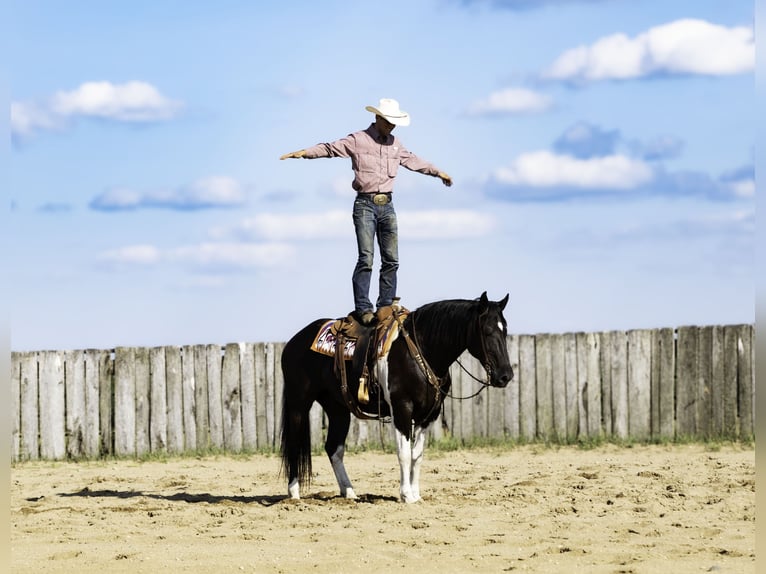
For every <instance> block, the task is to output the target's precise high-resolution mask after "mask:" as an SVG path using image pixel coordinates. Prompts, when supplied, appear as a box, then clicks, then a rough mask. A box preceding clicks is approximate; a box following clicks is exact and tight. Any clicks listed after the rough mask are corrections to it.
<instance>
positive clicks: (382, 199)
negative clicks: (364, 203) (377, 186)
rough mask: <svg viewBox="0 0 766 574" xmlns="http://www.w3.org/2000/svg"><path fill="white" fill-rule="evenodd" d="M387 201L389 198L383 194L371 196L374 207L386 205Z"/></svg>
mask: <svg viewBox="0 0 766 574" xmlns="http://www.w3.org/2000/svg"><path fill="white" fill-rule="evenodd" d="M388 201H389V197H388V196H387V195H386V194H385V193H376V194H375V195H373V196H372V202H373V203H374V204H375V205H386V204H387V203H388Z"/></svg>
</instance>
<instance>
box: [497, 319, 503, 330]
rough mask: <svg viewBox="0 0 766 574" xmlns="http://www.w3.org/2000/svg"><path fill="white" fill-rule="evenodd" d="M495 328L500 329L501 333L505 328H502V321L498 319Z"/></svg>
mask: <svg viewBox="0 0 766 574" xmlns="http://www.w3.org/2000/svg"><path fill="white" fill-rule="evenodd" d="M497 328H498V329H500V332H501V333H505V329H504V328H503V322H502V321H498V322H497Z"/></svg>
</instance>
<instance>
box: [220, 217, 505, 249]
mask: <svg viewBox="0 0 766 574" xmlns="http://www.w3.org/2000/svg"><path fill="white" fill-rule="evenodd" d="M397 220H398V223H399V234H400V235H401V236H402V237H405V238H414V239H450V238H452V239H454V238H461V237H480V236H482V235H486V234H487V233H489V231H490V230H491V229H493V228H494V224H495V222H494V219H493V218H492V217H491V216H489V215H486V214H483V213H480V212H477V211H470V210H459V209H458V210H436V211H399V212H398V213H397ZM210 235H211V237H213V238H215V239H217V240H223V239H226V238H229V237H234V238H236V239H239V240H243V241H248V240H258V239H261V240H266V241H314V240H322V239H342V238H345V239H349V240H353V238H354V226H353V222H352V218H351V213H350V212H349V211H345V210H332V211H325V212H318V213H298V214H283V213H261V214H258V215H256V216H254V217H250V218H247V219H244V220H243V221H241V222H240V223H238V224H236V225H234V226H231V227H220V228H215V229H212V230H211V232H210Z"/></svg>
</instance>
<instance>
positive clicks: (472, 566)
mask: <svg viewBox="0 0 766 574" xmlns="http://www.w3.org/2000/svg"><path fill="white" fill-rule="evenodd" d="M426 457H427V458H426V461H425V463H424V467H423V477H422V488H421V491H422V494H423V497H424V499H423V500H422V501H421V502H419V503H417V504H414V505H405V504H402V503H399V502H398V501H397V496H398V465H397V461H396V455H395V454H385V453H350V454H348V455H347V456H346V464H347V467H348V470H349V474H350V475H351V477H352V480H353V481H354V487H355V489H356V492H357V494H358V495H359V499H358V500H357V501H348V500H345V499H341V498H339V497H338V496H337V489H336V486H335V480H334V478H333V475H332V471H331V469H330V465H329V462H328V461H327V460H326V459H325V458H324V457H317V456H315V457H314V472H315V478H314V482H313V484H312V487H311V489H310V490H308V491H304V494H305V495H306V497H305V498H304V499H302V500H300V501H291V500H286V499H285V496H284V494H283V493H284V492H286V485H285V484H284V483H283V481H282V479H281V478H280V477H279V476H278V474H277V473H278V469H279V460H278V458H277V457H276V456H260V455H259V456H251V457H247V458H244V457H242V458H229V457H222V456H221V457H206V458H197V459H194V458H186V459H171V460H168V461H162V462H126V461H108V462H89V463H24V464H20V465H15V466H14V467H12V469H11V546H12V570H13V572H36V573H37V572H78V573H90V572H93V573H99V574H100V573H104V572H109V573H120V572H130V573H135V572H151V573H155V574H156V573H163V574H165V573H168V574H169V573H174V572H182V571H183V572H217V573H218V572H290V573H295V572H333V573H334V572H360V571H373V569H374V571H383V572H391V571H396V572H418V573H425V572H441V573H445V572H473V571H475V572H545V573H556V572H566V573H571V572H583V573H588V574H590V573H600V572H608V573H663V574H665V573H668V572H672V573H673V574H681V573H684V572H695V573H699V572H736V573H742V572H754V569H755V453H754V450H753V448H752V447H740V446H737V445H734V446H723V447H720V448H709V447H704V446H699V445H686V446H649V447H645V446H634V447H631V448H618V447H615V446H604V447H598V448H596V449H593V450H582V449H578V448H575V447H566V448H544V447H535V446H525V447H518V448H508V449H483V450H465V451H458V452H433V451H432V452H428V451H427V452H426Z"/></svg>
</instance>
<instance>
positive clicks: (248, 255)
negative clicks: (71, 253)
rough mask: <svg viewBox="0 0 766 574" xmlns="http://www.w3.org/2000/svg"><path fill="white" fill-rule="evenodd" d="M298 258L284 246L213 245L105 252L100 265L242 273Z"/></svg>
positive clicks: (143, 247) (262, 244)
mask: <svg viewBox="0 0 766 574" xmlns="http://www.w3.org/2000/svg"><path fill="white" fill-rule="evenodd" d="M294 254H295V250H294V248H293V247H291V246H290V245H286V244H284V243H234V242H221V243H214V242H213V243H201V244H197V245H185V246H181V247H174V248H170V249H165V250H162V249H159V248H158V247H155V246H153V245H129V246H126V247H121V248H119V249H113V250H109V251H105V252H103V253H101V254H99V255H98V257H97V261H98V262H99V263H101V264H102V265H107V266H111V267H113V266H127V265H138V266H155V265H159V264H167V263H176V264H181V265H185V266H188V267H191V268H192V269H194V270H202V271H209V270H242V269H250V268H258V267H274V266H277V265H281V264H283V263H286V262H288V261H289V260H291V259H292V257H293V256H294Z"/></svg>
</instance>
